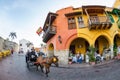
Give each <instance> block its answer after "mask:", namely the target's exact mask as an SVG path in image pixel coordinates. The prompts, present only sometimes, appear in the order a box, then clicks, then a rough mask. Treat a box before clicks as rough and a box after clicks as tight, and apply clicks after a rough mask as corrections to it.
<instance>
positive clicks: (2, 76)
mask: <svg viewBox="0 0 120 80" xmlns="http://www.w3.org/2000/svg"><path fill="white" fill-rule="evenodd" d="M0 80H120V61H115V62H111V63H109V64H106V65H100V66H89V67H75V68H74V67H68V68H67V67H66V68H56V67H51V72H50V73H49V77H46V76H45V75H44V74H43V73H42V72H41V71H40V70H39V71H36V68H35V67H34V66H33V67H31V69H30V70H29V69H27V67H26V63H25V57H24V55H17V54H14V55H11V56H9V57H6V58H5V59H2V61H0Z"/></svg>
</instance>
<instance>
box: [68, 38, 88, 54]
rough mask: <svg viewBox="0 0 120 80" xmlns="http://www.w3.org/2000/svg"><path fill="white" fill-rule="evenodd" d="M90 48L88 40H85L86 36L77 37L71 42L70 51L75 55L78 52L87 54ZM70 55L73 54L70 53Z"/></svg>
mask: <svg viewBox="0 0 120 80" xmlns="http://www.w3.org/2000/svg"><path fill="white" fill-rule="evenodd" d="M88 48H89V43H88V41H87V40H85V39H84V38H76V39H74V40H73V41H72V42H71V44H70V46H69V51H70V52H71V54H72V55H73V56H74V55H75V54H77V53H79V54H83V55H85V53H86V51H87V49H88ZM69 56H71V55H70V54H69Z"/></svg>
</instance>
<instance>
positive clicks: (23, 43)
mask: <svg viewBox="0 0 120 80" xmlns="http://www.w3.org/2000/svg"><path fill="white" fill-rule="evenodd" d="M32 47H34V45H33V43H32V42H30V41H28V40H26V39H22V40H20V41H19V52H20V53H26V52H27V50H30V49H31V48H32Z"/></svg>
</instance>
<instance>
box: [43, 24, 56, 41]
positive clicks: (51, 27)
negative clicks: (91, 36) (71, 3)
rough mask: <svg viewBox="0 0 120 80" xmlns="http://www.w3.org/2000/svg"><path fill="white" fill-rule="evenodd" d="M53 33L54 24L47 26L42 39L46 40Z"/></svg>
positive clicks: (54, 32) (54, 31) (54, 29)
mask: <svg viewBox="0 0 120 80" xmlns="http://www.w3.org/2000/svg"><path fill="white" fill-rule="evenodd" d="M55 34H56V27H55V26H49V27H48V29H47V30H46V31H45V33H44V34H43V41H44V42H47V41H48V40H49V39H50V38H51V37H53V36H54V35H55Z"/></svg>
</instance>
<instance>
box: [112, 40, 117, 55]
mask: <svg viewBox="0 0 120 80" xmlns="http://www.w3.org/2000/svg"><path fill="white" fill-rule="evenodd" d="M113 51H114V56H117V44H116V42H115V43H114V46H113Z"/></svg>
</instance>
